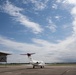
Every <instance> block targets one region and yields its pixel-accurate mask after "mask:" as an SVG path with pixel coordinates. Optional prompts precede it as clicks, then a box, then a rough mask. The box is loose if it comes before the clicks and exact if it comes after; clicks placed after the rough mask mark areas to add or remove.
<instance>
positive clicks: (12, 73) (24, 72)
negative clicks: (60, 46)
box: [0, 65, 76, 75]
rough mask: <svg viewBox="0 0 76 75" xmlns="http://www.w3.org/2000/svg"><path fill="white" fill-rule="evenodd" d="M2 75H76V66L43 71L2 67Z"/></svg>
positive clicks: (39, 69) (0, 70)
mask: <svg viewBox="0 0 76 75" xmlns="http://www.w3.org/2000/svg"><path fill="white" fill-rule="evenodd" d="M0 75H76V66H45V68H42V69H41V68H35V69H33V68H32V66H29V65H19V66H6V67H2V66H0Z"/></svg>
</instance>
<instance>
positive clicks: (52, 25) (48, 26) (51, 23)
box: [46, 17, 57, 32]
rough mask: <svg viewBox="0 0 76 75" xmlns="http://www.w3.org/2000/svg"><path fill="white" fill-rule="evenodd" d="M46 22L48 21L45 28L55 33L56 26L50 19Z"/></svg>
mask: <svg viewBox="0 0 76 75" xmlns="http://www.w3.org/2000/svg"><path fill="white" fill-rule="evenodd" d="M47 21H48V25H47V26H46V27H47V28H49V29H50V30H51V31H52V32H55V31H56V28H57V26H56V25H55V24H54V23H53V22H52V20H51V18H50V17H48V18H47Z"/></svg>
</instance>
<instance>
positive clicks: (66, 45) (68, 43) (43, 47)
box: [0, 36, 76, 62]
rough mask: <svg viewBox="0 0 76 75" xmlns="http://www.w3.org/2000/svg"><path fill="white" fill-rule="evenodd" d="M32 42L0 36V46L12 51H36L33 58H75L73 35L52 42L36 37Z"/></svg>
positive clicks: (58, 59)
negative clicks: (22, 41)
mask: <svg viewBox="0 0 76 75" xmlns="http://www.w3.org/2000/svg"><path fill="white" fill-rule="evenodd" d="M32 42H33V43H20V42H17V41H12V40H9V39H7V38H5V37H2V36H0V46H1V45H3V46H4V47H6V48H7V49H9V48H10V50H13V51H14V52H15V50H17V51H22V52H35V53H37V54H36V55H37V56H35V57H34V58H35V59H40V60H41V59H43V60H44V61H45V62H46V61H47V62H60V61H63V60H64V59H65V58H66V59H67V60H72V58H73V59H75V58H76V54H75V53H76V46H75V45H76V38H75V37H74V36H70V37H67V38H66V39H65V40H61V41H59V42H58V43H52V42H49V41H47V40H42V39H36V38H34V39H32ZM48 57H49V58H48ZM68 57H69V58H68ZM45 58H46V60H45ZM50 59H51V60H50ZM49 60H50V61H49ZM67 60H66V61H67Z"/></svg>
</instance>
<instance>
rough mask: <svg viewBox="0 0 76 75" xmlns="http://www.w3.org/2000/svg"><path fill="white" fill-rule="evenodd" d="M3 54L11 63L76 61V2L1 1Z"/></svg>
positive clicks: (61, 0) (53, 0) (1, 49)
mask: <svg viewBox="0 0 76 75" xmlns="http://www.w3.org/2000/svg"><path fill="white" fill-rule="evenodd" d="M0 52H6V53H11V54H12V55H10V56H8V62H14V63H15V62H16V63H17V62H21V63H22V62H23V63H25V62H28V58H27V56H21V55H20V54H24V53H25V54H26V53H36V54H35V55H33V56H32V57H33V59H36V60H43V61H44V62H49V63H54V62H76V0H0Z"/></svg>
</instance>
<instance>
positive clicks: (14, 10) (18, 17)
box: [1, 1, 43, 34]
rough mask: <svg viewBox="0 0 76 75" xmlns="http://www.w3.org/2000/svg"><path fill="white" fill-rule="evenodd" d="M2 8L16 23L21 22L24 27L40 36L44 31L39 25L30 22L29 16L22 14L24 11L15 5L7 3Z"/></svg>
mask: <svg viewBox="0 0 76 75" xmlns="http://www.w3.org/2000/svg"><path fill="white" fill-rule="evenodd" d="M1 7H2V8H1V9H2V11H4V12H5V13H7V14H9V15H10V16H12V17H13V19H15V21H17V22H19V23H20V24H21V25H23V26H24V27H27V28H30V29H32V31H33V33H35V34H38V33H41V32H42V31H43V29H42V28H41V26H40V25H39V24H38V23H35V22H32V21H30V20H29V19H28V18H27V16H25V15H23V14H22V13H21V12H22V11H23V10H24V9H22V8H19V7H17V6H15V5H13V4H12V3H11V2H9V1H6V3H5V4H3V6H1Z"/></svg>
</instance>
